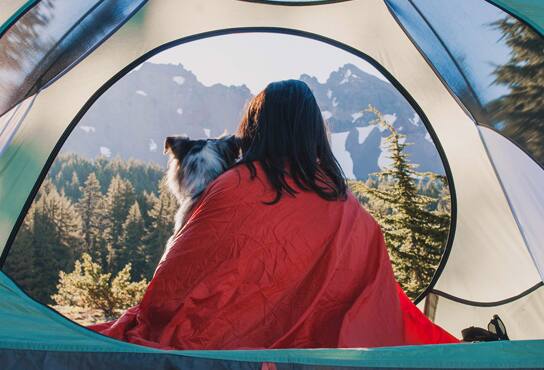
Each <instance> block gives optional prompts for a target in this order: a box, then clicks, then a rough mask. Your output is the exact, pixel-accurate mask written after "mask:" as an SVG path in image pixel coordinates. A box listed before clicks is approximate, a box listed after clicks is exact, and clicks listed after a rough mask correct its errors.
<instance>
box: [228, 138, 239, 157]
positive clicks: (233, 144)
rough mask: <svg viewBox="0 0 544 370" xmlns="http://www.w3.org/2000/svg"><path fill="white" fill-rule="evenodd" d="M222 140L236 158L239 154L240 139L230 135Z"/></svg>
mask: <svg viewBox="0 0 544 370" xmlns="http://www.w3.org/2000/svg"><path fill="white" fill-rule="evenodd" d="M224 140H225V141H226V142H227V144H228V145H229V149H230V150H231V151H232V152H233V153H235V154H236V156H238V154H239V152H240V138H238V137H236V136H235V135H230V136H227V137H225V138H224Z"/></svg>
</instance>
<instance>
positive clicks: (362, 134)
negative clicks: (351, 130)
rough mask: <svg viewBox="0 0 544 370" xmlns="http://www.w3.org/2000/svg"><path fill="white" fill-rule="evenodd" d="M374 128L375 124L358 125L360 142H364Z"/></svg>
mask: <svg viewBox="0 0 544 370" xmlns="http://www.w3.org/2000/svg"><path fill="white" fill-rule="evenodd" d="M374 128H375V127H374V126H365V127H357V131H359V144H363V143H364V142H365V141H366V139H367V138H368V135H370V133H371V132H372V130H374Z"/></svg>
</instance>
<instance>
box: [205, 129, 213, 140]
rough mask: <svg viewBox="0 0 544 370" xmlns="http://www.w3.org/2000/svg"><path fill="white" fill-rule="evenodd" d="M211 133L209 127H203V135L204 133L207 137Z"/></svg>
mask: <svg viewBox="0 0 544 370" xmlns="http://www.w3.org/2000/svg"><path fill="white" fill-rule="evenodd" d="M211 133H212V131H211V130H210V129H209V128H205V129H204V135H206V137H207V138H209V137H210V134H211Z"/></svg>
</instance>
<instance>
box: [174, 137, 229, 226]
mask: <svg viewBox="0 0 544 370" xmlns="http://www.w3.org/2000/svg"><path fill="white" fill-rule="evenodd" d="M239 152H240V148H239V145H238V140H237V138H236V137H235V136H233V135H231V136H223V137H220V138H217V139H207V140H191V139H189V138H188V137H186V136H169V137H167V138H166V141H165V142H164V153H165V154H168V155H169V159H168V172H167V179H168V187H169V188H170V191H171V192H172V193H173V194H174V196H175V197H176V198H177V200H178V202H179V209H178V211H177V213H176V217H175V231H178V230H179V229H180V228H181V227H182V226H183V225H184V224H185V222H186V221H187V219H186V218H187V215H188V213H189V211H190V210H191V208H192V207H193V205H194V204H195V203H196V201H197V200H198V198H199V197H200V195H201V194H202V192H203V191H204V190H205V189H206V187H207V186H208V185H209V184H210V183H211V182H212V181H213V180H214V179H215V178H216V177H218V176H219V175H220V174H222V173H223V172H225V171H226V170H227V169H229V168H230V167H231V166H232V165H234V164H235V163H236V159H237V158H238V155H239Z"/></svg>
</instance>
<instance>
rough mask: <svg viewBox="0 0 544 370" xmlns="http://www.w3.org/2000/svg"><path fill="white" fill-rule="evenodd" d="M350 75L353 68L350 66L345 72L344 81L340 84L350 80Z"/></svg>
mask: <svg viewBox="0 0 544 370" xmlns="http://www.w3.org/2000/svg"><path fill="white" fill-rule="evenodd" d="M350 76H351V69H349V68H348V70H347V71H346V72H344V78H343V79H342V81H340V85H342V84H345V83H346V82H348V81H349V77H350Z"/></svg>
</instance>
